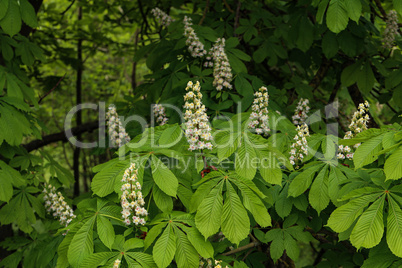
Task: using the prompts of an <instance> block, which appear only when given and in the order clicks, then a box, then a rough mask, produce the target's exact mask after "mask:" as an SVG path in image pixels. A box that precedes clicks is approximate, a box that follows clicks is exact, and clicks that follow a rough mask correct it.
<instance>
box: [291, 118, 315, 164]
mask: <svg viewBox="0 0 402 268" xmlns="http://www.w3.org/2000/svg"><path fill="white" fill-rule="evenodd" d="M296 130H297V134H296V136H295V137H294V138H293V139H294V141H295V142H294V143H293V144H292V145H291V146H290V148H291V150H290V157H289V162H290V164H292V165H293V166H296V168H299V164H300V163H301V162H302V161H303V159H304V157H305V156H307V155H308V143H307V139H306V137H308V136H310V132H309V130H308V126H307V124H305V123H304V124H303V125H299V126H297V128H296Z"/></svg>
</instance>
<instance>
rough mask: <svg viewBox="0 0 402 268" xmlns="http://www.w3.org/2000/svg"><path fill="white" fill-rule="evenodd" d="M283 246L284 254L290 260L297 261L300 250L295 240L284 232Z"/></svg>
mask: <svg viewBox="0 0 402 268" xmlns="http://www.w3.org/2000/svg"><path fill="white" fill-rule="evenodd" d="M283 242H284V246H285V250H286V254H287V255H288V256H289V257H290V258H291V259H292V260H295V261H296V260H297V259H298V258H299V255H300V249H299V246H298V245H297V242H296V240H295V239H294V238H293V237H292V236H291V235H290V234H289V233H288V232H286V231H285V232H284V241H283Z"/></svg>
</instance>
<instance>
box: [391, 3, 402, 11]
mask: <svg viewBox="0 0 402 268" xmlns="http://www.w3.org/2000/svg"><path fill="white" fill-rule="evenodd" d="M392 3H393V5H394V9H395V10H396V12H398V13H399V15H402V0H393V1H392Z"/></svg>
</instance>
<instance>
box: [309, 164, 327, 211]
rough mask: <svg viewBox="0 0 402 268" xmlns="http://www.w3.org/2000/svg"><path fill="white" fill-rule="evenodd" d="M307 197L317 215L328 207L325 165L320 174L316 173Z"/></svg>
mask: <svg viewBox="0 0 402 268" xmlns="http://www.w3.org/2000/svg"><path fill="white" fill-rule="evenodd" d="M308 197H309V201H310V204H311V206H312V207H313V208H314V209H315V210H316V211H317V212H318V215H320V212H321V211H322V210H324V209H325V208H326V207H327V206H328V204H329V195H328V165H325V166H324V168H323V169H321V171H320V173H318V175H317V177H316V178H315V180H314V182H313V184H312V186H311V189H310V192H309V195H308Z"/></svg>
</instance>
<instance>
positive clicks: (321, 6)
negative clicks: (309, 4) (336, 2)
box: [316, 0, 329, 24]
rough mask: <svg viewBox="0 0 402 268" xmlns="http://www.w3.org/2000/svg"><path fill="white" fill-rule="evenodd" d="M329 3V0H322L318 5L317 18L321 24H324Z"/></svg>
mask: <svg viewBox="0 0 402 268" xmlns="http://www.w3.org/2000/svg"><path fill="white" fill-rule="evenodd" d="M328 3H329V0H322V1H320V4H319V5H318V9H317V15H316V19H317V22H318V23H319V24H322V21H323V19H324V13H325V11H326V10H327V6H328Z"/></svg>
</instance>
